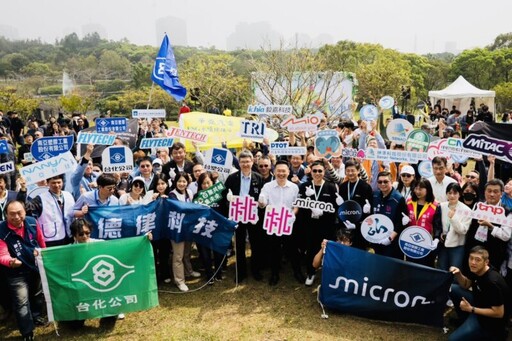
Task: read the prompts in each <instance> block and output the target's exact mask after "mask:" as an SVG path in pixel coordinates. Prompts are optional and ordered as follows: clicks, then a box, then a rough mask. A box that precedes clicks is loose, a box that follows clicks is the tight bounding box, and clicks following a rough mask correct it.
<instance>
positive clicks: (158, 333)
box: [0, 257, 447, 341]
mask: <svg viewBox="0 0 512 341" xmlns="http://www.w3.org/2000/svg"><path fill="white" fill-rule="evenodd" d="M195 261H197V259H193V262H195ZM233 261H234V257H232V258H231V259H230V260H229V265H228V268H227V272H226V273H225V275H226V278H225V279H224V280H223V281H221V282H216V283H215V284H214V285H213V286H206V287H204V288H203V289H201V290H198V291H195V292H194V291H193V290H194V289H197V288H199V287H201V286H202V284H203V283H204V280H203V279H194V280H193V281H190V282H187V284H188V285H189V288H190V289H191V291H190V292H188V293H179V290H178V289H177V288H176V287H175V286H174V285H171V284H162V285H161V286H160V292H159V299H160V306H159V307H157V308H154V309H152V310H149V311H143V312H138V313H130V314H126V319H125V320H120V321H117V323H116V324H115V326H110V327H108V326H100V323H99V320H98V319H94V320H87V321H86V323H85V326H84V327H83V328H82V329H78V330H73V329H70V328H66V327H62V328H59V334H60V336H61V337H60V338H59V337H57V335H56V333H55V331H54V327H53V325H50V326H48V327H45V328H41V327H39V328H37V329H36V332H35V336H36V340H58V339H60V340H99V339H101V340H146V341H148V340H407V341H411V340H445V339H446V338H447V337H446V336H445V335H443V333H442V330H441V329H439V328H431V327H426V326H419V325H405V324H398V323H388V322H381V321H374V320H368V319H364V318H358V317H354V316H349V315H342V314H339V313H335V312H333V311H327V314H328V315H329V318H328V319H322V318H321V313H322V310H321V308H320V306H319V305H318V303H317V302H316V293H317V289H316V287H306V286H304V285H303V284H299V283H297V282H296V281H295V279H294V278H293V276H292V273H291V269H290V266H289V264H285V265H284V266H283V270H282V271H281V281H280V282H279V284H278V285H277V286H275V287H270V286H269V285H268V284H267V279H268V277H269V273H268V271H267V272H265V273H264V275H266V278H265V280H264V281H262V282H256V281H254V280H253V279H252V278H249V280H246V281H245V282H244V283H243V284H241V285H239V286H238V287H235V283H234V281H233V278H234V264H233ZM318 284H319V279H318V276H317V280H316V283H315V285H318ZM0 339H2V340H18V339H20V338H19V333H18V330H17V328H16V323H15V320H14V317H13V315H11V318H10V319H9V320H7V321H3V322H2V323H1V325H0Z"/></svg>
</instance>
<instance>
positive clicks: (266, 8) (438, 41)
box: [0, 0, 512, 54]
mask: <svg viewBox="0 0 512 341" xmlns="http://www.w3.org/2000/svg"><path fill="white" fill-rule="evenodd" d="M0 8H1V11H0V13H1V14H2V15H1V20H0V32H2V31H3V30H4V31H5V29H6V26H8V27H13V28H15V29H16V32H17V37H18V38H19V39H27V38H30V39H34V38H40V39H41V40H43V41H46V42H51V43H53V42H55V39H60V38H62V37H64V36H65V35H66V34H69V33H70V32H73V31H74V32H76V33H77V34H78V35H79V36H80V37H82V36H83V34H82V32H83V30H82V27H83V25H98V24H99V25H101V26H102V27H104V28H105V30H106V32H107V37H104V38H108V39H111V40H119V39H122V38H127V39H128V40H129V41H130V42H132V43H135V44H138V45H152V46H158V45H159V44H160V41H161V38H158V37H159V36H161V35H163V32H161V33H158V34H157V32H156V26H155V21H156V20H157V19H159V18H162V17H168V16H172V17H177V18H181V19H183V20H185V25H186V31H187V42H188V45H190V46H203V47H210V46H215V47H217V48H219V49H226V46H227V45H226V38H227V37H228V36H229V35H231V34H232V33H234V32H235V27H236V25H237V24H239V23H249V24H252V23H259V22H268V23H269V24H270V26H271V27H272V29H273V30H275V31H277V32H279V33H280V34H281V35H283V37H284V38H285V39H289V40H291V37H293V36H294V35H296V34H307V35H309V36H310V37H312V38H314V37H316V36H318V35H321V34H328V35H330V36H331V37H332V43H335V42H337V41H339V40H352V41H356V42H368V43H378V44H381V45H383V46H384V47H386V48H392V49H396V50H398V51H401V52H414V53H419V54H424V53H429V52H432V53H438V52H444V51H446V50H447V45H446V44H447V43H449V42H452V44H451V48H449V49H455V50H458V51H461V50H464V49H471V48H475V47H484V46H486V45H488V44H491V43H492V42H493V41H494V38H495V37H496V36H497V35H499V34H501V33H507V32H512V21H511V20H510V13H512V1H509V0H487V1H477V0H463V1H462V0H430V1H415V0H394V1H393V0H388V1H384V0H353V1H346V0H337V1H334V0H330V1H328V0H315V1H305V0H293V1H291V0H288V1H279V0H258V1H246V0H217V1H215V0H193V1H189V0H180V1H177V0H142V1H141V0H122V1H121V0H87V1H76V0H23V1H2V5H1V7H0ZM167 33H168V34H169V37H170V39H171V42H172V36H173V32H167ZM452 52H453V51H452Z"/></svg>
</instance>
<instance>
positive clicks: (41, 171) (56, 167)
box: [19, 152, 76, 185]
mask: <svg viewBox="0 0 512 341" xmlns="http://www.w3.org/2000/svg"><path fill="white" fill-rule="evenodd" d="M75 167H76V160H75V157H74V156H73V154H71V152H65V153H64V154H60V155H57V156H55V157H52V158H50V159H46V160H44V161H40V162H38V163H34V164H32V165H28V166H25V167H23V168H21V169H20V170H19V171H20V176H22V177H23V178H25V181H26V183H27V185H31V184H35V183H36V182H38V181H41V180H44V179H48V178H51V177H53V176H57V175H60V174H63V173H67V172H69V171H72V170H74V169H75Z"/></svg>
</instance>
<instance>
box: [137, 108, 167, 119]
mask: <svg viewBox="0 0 512 341" xmlns="http://www.w3.org/2000/svg"><path fill="white" fill-rule="evenodd" d="M165 114H166V113H165V109H132V117H133V118H165V116H166V115H165Z"/></svg>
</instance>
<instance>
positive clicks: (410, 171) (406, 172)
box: [393, 165, 416, 201]
mask: <svg viewBox="0 0 512 341" xmlns="http://www.w3.org/2000/svg"><path fill="white" fill-rule="evenodd" d="M415 175H416V172H415V171H414V168H412V166H409V165H405V166H403V167H402V169H401V170H400V176H399V177H398V181H397V182H395V183H394V184H393V187H394V188H396V190H397V191H398V192H399V193H400V194H402V196H403V197H404V198H405V201H407V200H409V199H410V198H411V196H412V193H413V191H414V187H416V177H415Z"/></svg>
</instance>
